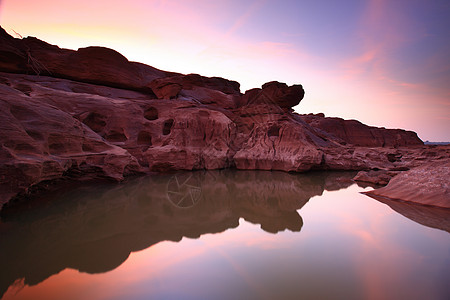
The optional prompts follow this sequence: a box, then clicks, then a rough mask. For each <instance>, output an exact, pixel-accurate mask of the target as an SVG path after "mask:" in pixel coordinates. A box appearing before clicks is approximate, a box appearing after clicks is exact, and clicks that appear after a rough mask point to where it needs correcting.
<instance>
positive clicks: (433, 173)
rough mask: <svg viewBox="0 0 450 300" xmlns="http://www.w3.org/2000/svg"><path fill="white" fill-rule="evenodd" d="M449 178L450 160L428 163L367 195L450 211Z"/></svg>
mask: <svg viewBox="0 0 450 300" xmlns="http://www.w3.org/2000/svg"><path fill="white" fill-rule="evenodd" d="M449 178H450V160H443V161H439V162H433V163H427V164H424V165H422V166H420V167H416V168H413V169H411V170H409V171H407V172H403V173H402V174H399V175H397V176H396V177H394V178H393V179H392V180H391V181H389V184H388V185H387V186H385V187H383V188H380V189H376V190H373V191H369V192H366V194H367V195H369V196H371V197H374V198H380V197H381V198H387V199H391V200H392V199H394V200H401V201H406V202H413V203H419V204H423V205H429V206H437V207H442V208H447V209H450V181H449Z"/></svg>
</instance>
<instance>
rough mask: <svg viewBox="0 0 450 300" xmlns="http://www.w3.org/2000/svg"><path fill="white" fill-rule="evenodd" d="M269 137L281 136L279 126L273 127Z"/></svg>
mask: <svg viewBox="0 0 450 300" xmlns="http://www.w3.org/2000/svg"><path fill="white" fill-rule="evenodd" d="M267 135H268V136H269V137H271V136H280V127H278V126H271V127H270V128H269V130H268V131H267Z"/></svg>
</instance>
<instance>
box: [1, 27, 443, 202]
mask: <svg viewBox="0 0 450 300" xmlns="http://www.w3.org/2000/svg"><path fill="white" fill-rule="evenodd" d="M0 42H1V43H0V107H1V109H0V118H1V119H2V123H1V125H0V174H1V175H0V176H1V178H0V179H1V180H0V205H2V204H4V203H7V202H8V201H9V200H10V199H11V198H14V199H16V200H17V199H20V198H23V196H24V195H26V194H29V193H30V192H32V191H33V190H39V189H43V188H44V189H45V188H46V187H47V186H48V185H49V184H51V183H52V182H55V181H58V180H67V179H70V180H72V179H76V180H91V179H96V180H98V179H109V180H122V179H123V178H124V177H125V176H129V175H133V174H145V173H149V172H166V171H173V170H198V169H223V168H237V169H261V170H282V171H295V172H305V171H309V170H366V171H368V170H384V171H402V170H407V169H410V168H413V167H416V166H419V165H421V164H423V162H424V161H423V160H421V159H420V158H421V157H422V158H423V157H426V161H430V160H440V159H444V158H448V157H449V156H450V155H449V151H447V150H445V149H444V150H439V151H437V150H436V148H430V147H431V146H428V147H426V146H424V145H423V143H422V141H421V140H420V139H419V138H418V137H417V135H416V134H415V133H414V132H410V131H404V130H398V129H384V128H376V127H370V126H366V125H364V124H361V123H359V122H357V121H345V120H342V119H338V118H325V117H324V116H323V115H299V114H297V113H295V112H293V109H292V107H293V106H295V105H297V104H299V103H300V101H301V100H302V98H303V96H304V93H305V92H304V90H303V87H302V86H301V85H293V86H287V85H286V84H284V83H279V82H276V81H273V82H269V83H266V84H264V85H263V86H262V87H261V88H260V89H252V90H249V91H247V92H245V93H244V94H242V93H241V92H240V89H239V83H237V82H235V81H230V80H227V79H223V78H218V77H203V76H200V75H197V74H189V75H183V74H178V73H171V72H166V71H161V70H158V69H155V68H152V67H150V66H146V65H143V64H139V63H135V62H129V61H128V60H127V59H126V58H125V57H123V56H122V55H121V54H119V53H117V52H116V51H114V50H111V49H107V48H102V47H88V48H82V49H79V50H78V51H74V50H67V49H60V48H58V47H57V46H53V45H50V44H47V43H45V42H42V41H40V40H38V39H36V38H24V39H15V38H13V37H11V36H9V35H8V34H7V33H6V32H5V31H4V30H3V29H1V28H0ZM13 73H16V74H13ZM426 153H428V154H426ZM390 174H392V173H390Z"/></svg>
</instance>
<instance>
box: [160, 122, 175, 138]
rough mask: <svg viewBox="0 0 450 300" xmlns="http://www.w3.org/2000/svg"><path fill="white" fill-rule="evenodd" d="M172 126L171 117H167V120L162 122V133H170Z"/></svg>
mask: <svg viewBox="0 0 450 300" xmlns="http://www.w3.org/2000/svg"><path fill="white" fill-rule="evenodd" d="M172 126H173V119H169V120H167V121H165V122H164V126H163V132H162V133H163V135H168V134H170V131H171V130H172Z"/></svg>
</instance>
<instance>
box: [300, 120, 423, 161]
mask: <svg viewBox="0 0 450 300" xmlns="http://www.w3.org/2000/svg"><path fill="white" fill-rule="evenodd" d="M302 119H303V120H305V122H307V123H308V124H309V125H311V126H313V127H315V128H318V129H320V130H323V131H325V132H328V133H331V134H333V135H334V136H336V137H337V138H339V139H342V140H343V141H345V142H346V143H349V144H352V145H355V146H364V147H405V146H420V145H423V142H422V141H421V140H420V139H419V138H418V137H417V134H416V133H415V132H412V131H406V130H402V129H385V128H378V127H372V126H367V125H364V124H362V123H361V122H359V121H356V120H343V119H341V118H325V117H324V116H323V114H319V115H302ZM393 159H395V158H393Z"/></svg>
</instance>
